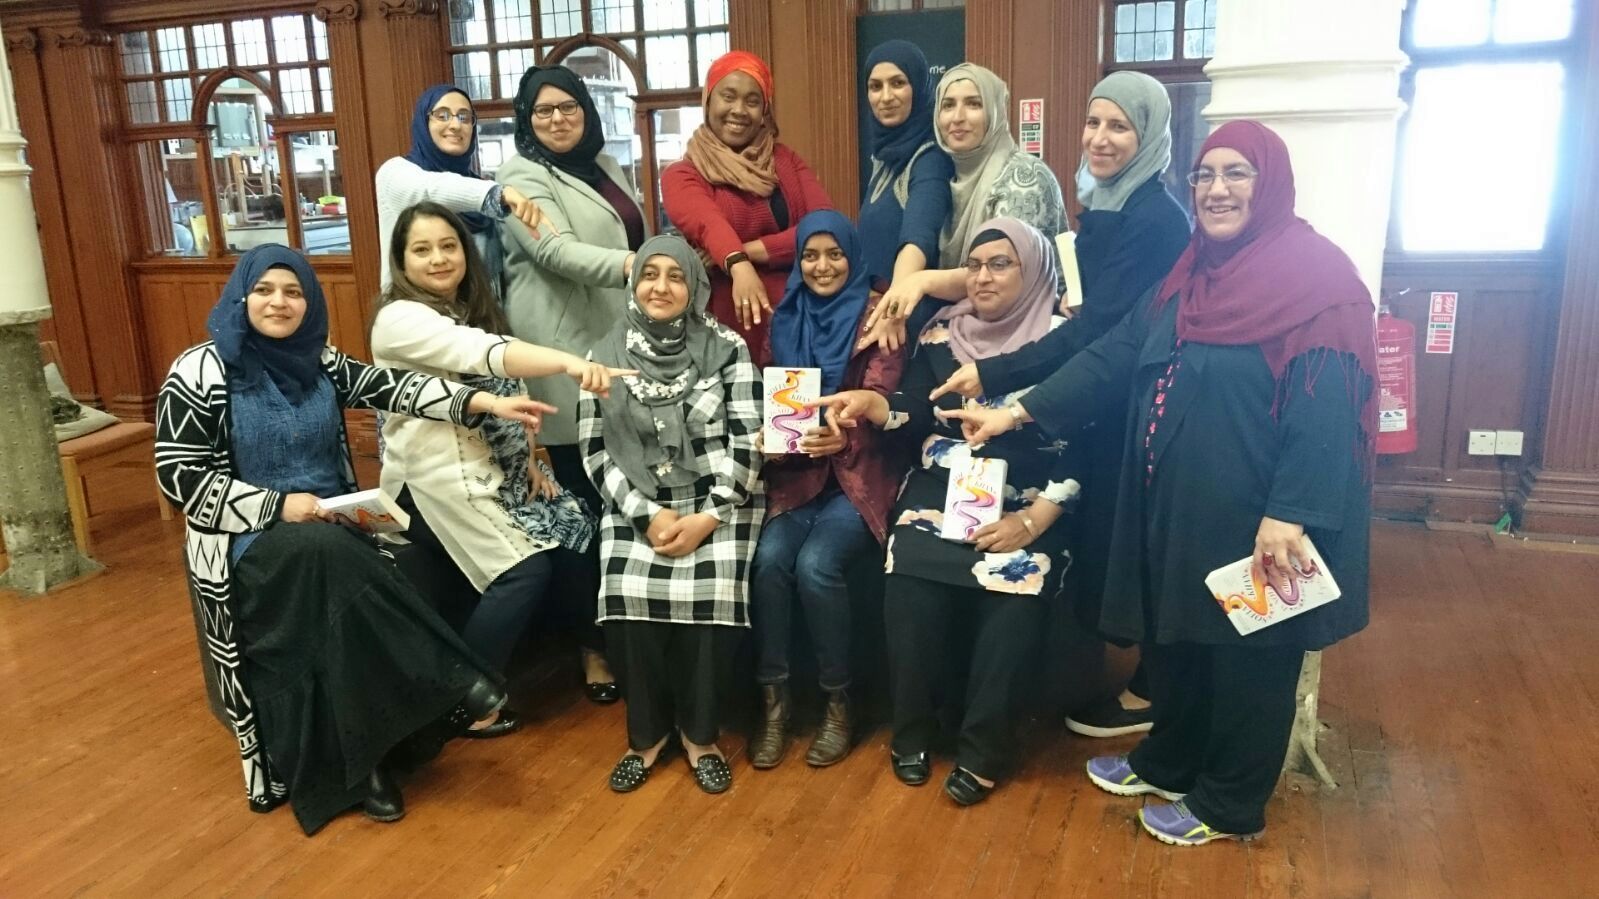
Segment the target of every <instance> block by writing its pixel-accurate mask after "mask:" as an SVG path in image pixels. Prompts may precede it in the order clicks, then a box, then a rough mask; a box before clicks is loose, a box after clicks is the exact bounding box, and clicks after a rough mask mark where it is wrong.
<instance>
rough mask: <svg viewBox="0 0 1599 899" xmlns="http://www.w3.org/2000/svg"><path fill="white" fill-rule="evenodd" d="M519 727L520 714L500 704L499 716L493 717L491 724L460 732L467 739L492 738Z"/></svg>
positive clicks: (511, 732)
mask: <svg viewBox="0 0 1599 899" xmlns="http://www.w3.org/2000/svg"><path fill="white" fill-rule="evenodd" d="M521 729H522V716H521V715H518V714H517V713H516V712H514V711H512V710H511V709H509V708H507V707H505V706H501V707H500V717H498V718H496V719H494V723H493V724H490V725H487V726H485V727H477V728H470V727H469V728H467V731H466V733H464V734H462V735H461V736H463V737H466V738H467V739H468V740H492V739H494V738H495V737H503V736H505V735H506V734H514V733H516V732H517V731H519V730H521Z"/></svg>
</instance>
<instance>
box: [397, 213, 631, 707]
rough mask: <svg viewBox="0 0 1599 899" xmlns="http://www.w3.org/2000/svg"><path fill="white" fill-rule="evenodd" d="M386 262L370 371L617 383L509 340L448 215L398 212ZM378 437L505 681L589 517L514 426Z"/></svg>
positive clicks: (471, 628) (483, 384)
mask: <svg viewBox="0 0 1599 899" xmlns="http://www.w3.org/2000/svg"><path fill="white" fill-rule="evenodd" d="M389 259H390V273H389V274H390V281H391V283H390V285H389V287H388V289H386V290H385V291H384V293H383V295H382V297H380V298H379V300H378V307H377V313H376V315H375V316H374V318H373V324H372V341H371V342H372V355H373V359H374V361H376V362H377V364H379V365H382V366H390V367H404V368H411V369H414V370H421V371H426V372H429V373H435V372H437V373H441V374H442V373H444V372H448V373H450V375H451V377H454V378H457V379H459V380H461V381H462V382H465V383H469V384H471V385H472V386H474V387H477V388H479V389H482V390H486V391H488V392H490V393H494V394H497V395H502V396H505V395H515V394H516V393H519V392H520V390H521V381H520V379H521V378H526V377H543V376H548V375H555V374H566V375H568V376H570V377H571V378H573V379H574V380H575V381H577V382H578V383H579V384H580V385H581V386H582V387H584V388H585V389H588V390H593V391H595V392H597V393H601V394H604V393H606V392H607V391H608V387H609V384H610V376H611V374H612V372H610V371H609V370H607V369H606V368H605V367H604V366H601V365H597V364H593V363H589V362H585V361H584V360H582V359H579V358H578V357H576V356H574V355H572V354H570V353H563V352H561V351H559V350H552V349H549V348H547V347H540V346H535V345H533V344H530V343H524V342H522V341H519V340H516V339H514V338H511V337H507V336H504V335H505V333H506V332H507V331H509V330H510V329H509V327H508V326H507V325H506V323H505V317H504V313H503V312H501V310H500V307H499V305H498V304H497V303H496V302H495V300H494V295H493V292H492V291H491V290H490V289H489V286H488V279H487V276H486V274H485V270H484V265H483V262H482V260H481V259H480V258H479V257H478V255H477V248H476V247H475V246H474V244H473V242H472V239H471V235H470V232H469V231H468V230H467V227H466V226H465V225H464V224H463V223H462V222H461V220H460V218H459V217H458V216H456V215H455V214H454V213H452V212H450V211H449V210H448V209H445V208H444V207H443V206H440V205H438V204H436V203H419V204H417V205H416V206H413V207H411V208H409V209H407V210H405V211H404V212H402V213H401V214H400V216H399V219H398V220H397V221H396V223H395V228H394V236H393V238H392V239H391V241H390V247H389ZM549 411H554V410H553V409H551V410H549ZM433 425H437V426H436V427H434V426H433ZM383 435H384V440H385V446H384V452H383V477H382V483H383V487H384V489H385V491H386V492H388V493H389V494H390V495H393V496H399V495H400V493H401V491H402V490H407V491H408V492H409V495H410V499H411V501H412V502H414V505H415V509H416V511H417V512H418V513H419V516H413V523H412V530H413V531H421V532H422V534H421V538H422V540H423V542H432V540H433V539H434V538H436V540H437V543H438V544H439V545H440V546H442V548H443V549H444V551H445V552H446V553H448V555H449V557H450V558H451V559H452V560H453V561H454V562H455V564H456V565H457V566H458V567H459V568H460V569H461V572H462V573H463V574H464V575H465V576H466V577H467V579H468V580H470V581H471V582H472V586H473V587H475V588H476V589H477V590H479V591H481V592H482V594H483V595H482V598H481V600H479V602H478V605H477V607H476V609H474V610H473V612H472V614H471V616H470V617H469V618H468V620H467V622H466V626H465V629H464V630H463V632H462V637H463V639H464V640H465V641H466V643H467V645H468V646H470V647H472V648H473V649H475V650H477V651H478V652H479V653H481V654H482V655H483V656H484V658H485V659H487V660H488V661H489V662H490V663H491V664H493V665H494V666H495V667H496V668H497V669H498V670H500V671H501V672H503V671H504V669H505V666H506V663H507V662H509V661H510V657H511V652H512V650H513V649H514V648H515V646H516V643H517V640H518V639H519V638H520V637H521V635H522V631H523V630H524V629H525V628H526V626H527V622H528V620H529V619H530V618H531V616H532V614H533V612H534V611H535V610H536V608H537V606H538V605H539V603H540V601H541V600H542V599H543V597H544V595H545V593H546V592H547V588H548V585H549V582H550V579H551V576H552V575H553V573H554V567H555V565H556V564H557V562H558V559H557V558H554V557H558V556H559V552H552V551H559V550H568V551H571V552H573V553H581V552H582V551H583V550H584V549H585V548H587V546H588V543H589V540H590V539H591V538H592V536H593V533H594V517H593V512H592V511H591V510H589V509H587V508H585V507H584V505H583V503H582V502H580V501H579V500H578V499H577V498H575V497H573V496H572V495H571V494H570V493H567V492H565V491H563V490H560V489H558V488H557V487H556V486H555V485H554V481H553V477H552V476H551V475H550V473H549V471H548V470H547V469H544V468H543V466H542V465H538V466H534V467H532V469H531V470H530V466H529V460H530V454H531V447H530V445H529V441H528V437H527V432H526V430H525V429H523V428H521V427H508V428H499V427H494V426H486V427H484V428H482V429H480V430H470V429H467V428H462V427H459V426H456V425H453V424H451V423H448V422H428V423H427V424H425V425H422V426H420V427H418V426H416V421H415V420H412V419H409V418H402V417H392V418H389V419H388V420H387V421H385V422H384V425H383ZM416 517H420V519H421V521H420V522H418V521H416V520H415V518H416ZM419 525H421V527H419ZM429 533H430V534H431V536H429ZM517 726H518V722H517V721H516V719H515V717H514V716H510V715H506V714H504V713H502V714H501V716H500V718H499V720H498V721H496V722H494V723H493V724H492V725H490V726H489V727H487V728H484V729H482V730H480V731H478V732H477V733H478V734H481V735H483V736H497V735H499V734H501V733H509V732H510V731H511V730H514V729H515V728H516V727H517Z"/></svg>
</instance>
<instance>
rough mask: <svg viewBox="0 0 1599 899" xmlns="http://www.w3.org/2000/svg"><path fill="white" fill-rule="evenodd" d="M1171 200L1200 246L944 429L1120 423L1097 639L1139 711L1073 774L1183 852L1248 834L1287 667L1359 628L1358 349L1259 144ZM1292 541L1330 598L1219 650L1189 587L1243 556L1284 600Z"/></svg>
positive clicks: (1208, 148) (1246, 134) (1369, 368)
mask: <svg viewBox="0 0 1599 899" xmlns="http://www.w3.org/2000/svg"><path fill="white" fill-rule="evenodd" d="M1188 181H1189V183H1190V184H1192V185H1193V186H1194V208H1195V211H1196V215H1197V218H1198V225H1199V228H1198V230H1196V231H1195V232H1194V236H1193V239H1192V241H1191V242H1190V243H1189V245H1188V249H1187V250H1185V251H1184V252H1183V255H1182V257H1181V258H1179V259H1178V261H1177V264H1176V265H1175V266H1174V267H1173V268H1172V271H1171V274H1170V275H1168V276H1167V278H1166V280H1165V281H1164V282H1163V283H1162V284H1161V285H1160V286H1159V287H1157V288H1156V289H1155V290H1154V291H1152V292H1151V293H1150V294H1149V295H1148V296H1146V297H1145V298H1144V300H1143V301H1142V302H1141V303H1140V305H1139V306H1138V307H1137V308H1135V309H1134V310H1133V311H1132V312H1131V313H1130V314H1129V315H1128V316H1127V318H1125V319H1124V320H1123V321H1122V323H1121V324H1119V325H1117V326H1116V328H1114V329H1113V330H1111V331H1110V332H1109V333H1107V334H1106V335H1105V336H1104V337H1103V338H1101V339H1100V340H1099V341H1097V342H1096V343H1094V344H1093V345H1092V346H1090V347H1089V348H1088V349H1087V350H1085V351H1084V352H1083V353H1081V354H1079V355H1078V356H1077V357H1075V358H1074V359H1073V360H1072V361H1071V362H1070V363H1068V364H1067V365H1066V366H1064V367H1063V368H1062V369H1061V370H1060V371H1059V372H1058V373H1056V374H1055V375H1054V376H1052V377H1050V378H1049V379H1048V380H1046V381H1044V382H1043V383H1042V384H1040V385H1039V386H1038V387H1037V388H1036V389H1034V390H1033V392H1031V393H1029V394H1028V395H1027V396H1025V397H1023V398H1022V399H1021V401H1020V402H1019V403H1017V404H1016V406H1015V408H1014V409H1011V410H1008V411H1007V410H998V411H988V410H979V411H969V412H959V413H955V414H954V415H953V416H952V417H959V418H961V419H962V420H963V429H964V430H965V431H966V433H967V439H968V440H987V439H991V438H992V437H993V436H996V435H998V434H1001V433H1003V432H1005V431H1007V430H1009V429H1010V428H1012V427H1015V426H1017V424H1018V423H1019V422H1033V423H1036V425H1037V426H1038V427H1041V428H1042V429H1043V430H1044V431H1045V432H1046V433H1048V434H1052V435H1057V436H1061V437H1069V436H1070V435H1071V434H1072V433H1073V432H1074V429H1075V428H1076V427H1077V426H1078V425H1080V424H1081V423H1083V422H1085V421H1088V420H1092V419H1093V418H1094V417H1095V416H1096V414H1097V412H1098V410H1100V409H1102V408H1104V407H1105V406H1106V405H1107V404H1110V403H1115V402H1124V403H1129V404H1130V405H1129V406H1128V408H1129V410H1130V413H1131V414H1130V416H1129V420H1130V426H1129V429H1128V434H1127V444H1126V448H1125V457H1124V458H1125V461H1126V464H1125V465H1124V466H1123V469H1122V481H1121V486H1120V489H1119V492H1118V501H1117V512H1116V519H1115V524H1114V526H1113V528H1112V536H1111V541H1112V543H1111V558H1110V568H1109V574H1108V577H1107V579H1106V584H1107V589H1106V591H1105V602H1104V608H1103V611H1102V613H1101V618H1100V627H1101V629H1102V630H1103V631H1105V632H1106V633H1107V634H1109V635H1111V636H1115V637H1121V638H1124V639H1130V640H1138V641H1140V642H1142V643H1143V644H1144V659H1145V660H1146V662H1147V663H1148V665H1149V673H1150V683H1151V688H1152V692H1153V694H1154V695H1153V696H1152V697H1151V698H1152V699H1153V700H1154V703H1155V708H1156V710H1157V711H1156V713H1155V727H1154V730H1152V731H1151V732H1150V734H1149V736H1148V737H1146V738H1145V739H1144V741H1143V742H1142V743H1140V744H1139V746H1138V747H1137V748H1136V749H1134V750H1133V751H1132V753H1131V754H1130V755H1118V756H1105V757H1101V758H1096V759H1093V760H1091V761H1089V763H1088V774H1089V778H1090V779H1091V780H1093V782H1094V783H1095V784H1096V785H1098V786H1100V787H1102V788H1104V789H1106V790H1108V791H1110V792H1112V793H1116V794H1118V795H1122V796H1136V795H1140V794H1146V793H1152V794H1155V795H1156V796H1159V797H1161V798H1163V799H1167V800H1172V801H1171V802H1169V803H1151V804H1149V805H1146V806H1145V807H1144V808H1143V810H1142V812H1140V816H1139V817H1140V819H1141V820H1142V822H1143V824H1144V828H1145V829H1146V830H1148V831H1149V832H1150V833H1151V834H1152V835H1154V836H1156V837H1158V838H1159V839H1161V840H1164V841H1165V842H1168V843H1176V844H1179V845H1198V844H1200V843H1207V842H1210V841H1211V840H1216V839H1226V838H1247V837H1252V836H1254V835H1256V834H1258V833H1259V832H1260V830H1261V829H1262V828H1264V827H1265V808H1266V800H1267V799H1268V798H1270V796H1271V791H1272V788H1273V787H1274V786H1275V785H1276V783H1277V775H1278V772H1279V771H1280V769H1281V768H1282V763H1283V757H1284V754H1285V753H1286V751H1287V747H1288V740H1289V734H1290V729H1291V727H1292V724H1293V719H1294V692H1295V686H1296V684H1297V681H1298V676H1299V668H1300V663H1301V660H1302V657H1303V653H1304V652H1305V651H1306V650H1313V649H1321V648H1323V647H1326V646H1329V645H1331V644H1332V643H1335V642H1337V641H1338V640H1340V639H1342V638H1344V637H1347V636H1349V635H1350V634H1352V633H1355V632H1356V631H1358V630H1360V629H1361V628H1363V627H1365V625H1366V617H1367V616H1366V596H1367V579H1368V561H1369V560H1368V553H1369V546H1368V537H1369V527H1370V515H1371V466H1372V439H1373V437H1374V435H1375V427H1376V402H1375V395H1374V385H1373V378H1374V376H1375V373H1376V336H1375V323H1374V316H1373V304H1372V299H1371V293H1370V291H1368V290H1367V289H1366V286H1365V285H1364V284H1363V283H1362V282H1361V280H1360V276H1359V274H1358V273H1357V272H1356V271H1355V267H1354V265H1353V264H1352V263H1351V262H1350V261H1349V258H1348V257H1347V256H1345V255H1344V253H1343V251H1341V250H1339V249H1338V247H1337V246H1335V245H1333V243H1332V242H1331V241H1329V240H1327V239H1326V238H1325V237H1322V236H1321V235H1319V234H1317V233H1316V232H1315V230H1314V229H1312V228H1311V227H1310V225H1309V224H1307V223H1306V222H1305V221H1304V220H1302V219H1300V218H1297V217H1296V216H1295V215H1294V176H1293V169H1292V167H1291V165H1290V164H1289V160H1288V149H1287V147H1286V146H1285V145H1284V144H1283V142H1282V139H1281V138H1279V137H1278V136H1277V135H1276V133H1274V132H1273V131H1271V129H1269V128H1267V127H1266V126H1264V125H1261V124H1260V123H1258V122H1231V123H1228V124H1227V125H1224V126H1222V127H1221V128H1219V129H1217V131H1216V133H1215V134H1212V135H1211V136H1210V139H1209V140H1207V141H1206V142H1205V146H1204V148H1203V150H1202V151H1201V153H1200V159H1199V163H1198V165H1197V166H1196V167H1195V169H1194V171H1193V172H1192V173H1191V174H1190V175H1189V177H1188ZM1129 383H1130V384H1131V385H1132V394H1131V396H1130V397H1129V396H1128V395H1127V394H1126V393H1121V394H1117V393H1116V391H1114V390H1113V389H1112V388H1113V386H1114V385H1117V384H1129ZM1307 538H1309V539H1310V540H1311V541H1313V542H1314V544H1315V547H1316V549H1317V551H1319V552H1320V553H1321V556H1322V558H1323V560H1324V561H1325V562H1326V563H1327V567H1328V568H1329V569H1330V570H1331V573H1332V575H1333V577H1334V578H1335V579H1336V580H1337V582H1338V586H1339V587H1340V588H1341V589H1342V591H1343V595H1342V596H1341V597H1340V598H1339V599H1337V600H1335V601H1333V602H1331V603H1329V604H1327V605H1325V606H1321V607H1319V608H1315V609H1312V610H1310V611H1307V612H1304V613H1303V614H1300V615H1299V616H1297V617H1294V618H1289V619H1287V620H1285V621H1282V622H1280V623H1277V624H1274V625H1272V626H1270V627H1267V628H1265V629H1264V630H1259V631H1255V632H1254V633H1251V634H1249V635H1248V636H1239V634H1238V632H1237V631H1236V630H1235V629H1234V628H1233V626H1232V624H1231V623H1230V622H1229V621H1228V619H1227V616H1226V614H1225V613H1224V612H1223V611H1222V610H1221V608H1220V607H1219V606H1218V605H1217V603H1216V601H1215V599H1213V598H1212V597H1211V595H1210V593H1209V591H1208V590H1207V588H1206V587H1205V577H1206V575H1208V574H1209V573H1210V572H1211V571H1213V570H1215V569H1217V568H1221V567H1223V566H1225V565H1228V564H1230V563H1232V562H1234V561H1237V560H1238V559H1241V558H1244V557H1246V556H1250V555H1251V554H1252V555H1253V557H1254V563H1255V565H1257V566H1258V567H1259V568H1260V569H1261V570H1262V571H1264V573H1265V576H1267V577H1269V578H1270V579H1271V580H1272V581H1273V582H1274V583H1285V581H1286V578H1287V577H1288V574H1289V568H1290V566H1296V567H1300V568H1305V567H1306V566H1308V565H1309V556H1308V554H1307V553H1306V544H1305V541H1306V539H1307Z"/></svg>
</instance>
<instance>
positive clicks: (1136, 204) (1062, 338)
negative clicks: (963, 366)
mask: <svg viewBox="0 0 1599 899" xmlns="http://www.w3.org/2000/svg"><path fill="white" fill-rule="evenodd" d="M1188 234H1189V225H1188V216H1187V215H1186V214H1184V212H1183V210H1182V207H1181V206H1178V205H1177V201H1176V200H1174V199H1172V196H1171V194H1169V193H1167V192H1166V188H1165V186H1164V185H1162V184H1161V181H1160V178H1159V177H1154V178H1150V179H1149V180H1148V181H1145V182H1144V183H1143V184H1142V185H1140V186H1139V187H1138V189H1137V190H1135V191H1133V192H1132V194H1131V195H1130V196H1129V197H1128V198H1127V202H1126V203H1125V204H1123V206H1122V210H1121V211H1120V212H1110V211H1106V210H1100V211H1094V210H1089V211H1087V212H1084V213H1083V214H1082V216H1081V218H1080V219H1079V224H1078V232H1077V266H1078V272H1079V274H1080V275H1081V279H1082V288H1083V304H1082V307H1081V308H1080V309H1078V311H1077V315H1076V316H1075V317H1074V318H1072V319H1071V321H1068V322H1067V323H1066V324H1064V325H1062V326H1060V327H1059V328H1056V329H1055V330H1053V331H1051V332H1050V333H1049V334H1047V335H1045V336H1044V337H1043V338H1042V339H1040V340H1037V341H1034V342H1033V343H1030V344H1028V345H1027V346H1024V347H1022V348H1021V349H1019V350H1017V351H1016V352H1014V353H1011V354H1009V355H1005V356H996V357H994V358H992V359H985V360H983V361H981V362H979V363H977V371H978V374H979V375H980V376H981V377H982V380H983V388H984V389H985V390H987V391H989V392H994V393H1004V392H1006V391H1009V390H1016V389H1018V388H1021V387H1025V386H1027V385H1030V384H1036V383H1038V382H1039V381H1042V380H1043V379H1044V378H1046V377H1048V376H1049V375H1050V374H1051V373H1053V372H1054V371H1055V370H1057V369H1059V368H1060V367H1061V366H1062V365H1065V364H1066V362H1067V361H1069V360H1070V359H1071V357H1072V356H1074V355H1076V354H1077V353H1078V352H1080V351H1081V350H1082V349H1083V348H1085V347H1087V346H1088V345H1089V344H1091V343H1093V342H1094V341H1095V340H1097V339H1099V337H1100V336H1101V335H1103V334H1104V333H1105V332H1106V331H1109V330H1110V329H1111V328H1112V327H1114V326H1115V324H1116V323H1117V322H1119V321H1121V319H1122V317H1123V316H1124V315H1126V314H1127V310H1128V309H1131V308H1132V306H1133V304H1134V303H1136V302H1137V301H1138V298H1139V297H1141V296H1143V295H1144V293H1145V292H1146V291H1148V290H1150V289H1151V288H1153V287H1154V286H1155V284H1156V283H1158V282H1159V281H1160V280H1161V279H1163V278H1165V277H1166V273H1167V272H1168V271H1170V270H1171V267H1172V265H1173V264H1174V263H1175V262H1176V261H1177V257H1178V256H1180V255H1182V252H1183V248H1184V247H1186V246H1187V245H1188ZM1113 389H1115V390H1117V391H1121V392H1122V393H1121V395H1125V391H1126V389H1127V385H1125V384H1122V385H1115V386H1114V388H1113ZM1024 405H1025V403H1024ZM1123 408H1124V407H1123V406H1122V405H1121V404H1119V403H1118V404H1116V405H1114V406H1113V407H1112V409H1111V411H1110V412H1109V414H1107V415H1105V416H1103V417H1102V418H1100V419H1099V420H1097V421H1094V422H1092V423H1091V424H1090V425H1089V426H1088V427H1087V430H1085V431H1084V433H1083V434H1082V435H1081V439H1080V441H1079V444H1080V446H1081V448H1082V451H1083V455H1084V465H1085V476H1084V478H1083V497H1082V506H1081V508H1080V509H1079V510H1078V514H1077V515H1076V516H1074V520H1073V522H1072V523H1071V525H1070V526H1071V527H1072V528H1074V530H1075V531H1076V534H1075V537H1074V539H1073V541H1072V549H1073V551H1074V552H1075V553H1076V556H1077V561H1076V564H1075V565H1073V566H1072V572H1071V577H1072V578H1073V580H1074V581H1075V585H1074V587H1073V589H1072V591H1071V596H1072V603H1073V606H1074V607H1075V609H1076V611H1077V613H1078V617H1079V619H1080V620H1081V622H1082V623H1083V625H1084V626H1085V627H1088V628H1090V629H1092V628H1095V627H1097V626H1098V624H1099V603H1100V591H1101V588H1102V587H1103V586H1104V582H1105V564H1106V558H1107V556H1108V554H1109V553H1110V525H1111V519H1112V518H1113V517H1114V516H1115V514H1116V484H1117V483H1118V482H1119V481H1120V479H1121V458H1122V455H1121V454H1122V431H1123V429H1124V428H1125V427H1126V418H1125V417H1124V416H1123V414H1122V412H1123Z"/></svg>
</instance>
